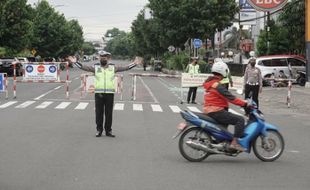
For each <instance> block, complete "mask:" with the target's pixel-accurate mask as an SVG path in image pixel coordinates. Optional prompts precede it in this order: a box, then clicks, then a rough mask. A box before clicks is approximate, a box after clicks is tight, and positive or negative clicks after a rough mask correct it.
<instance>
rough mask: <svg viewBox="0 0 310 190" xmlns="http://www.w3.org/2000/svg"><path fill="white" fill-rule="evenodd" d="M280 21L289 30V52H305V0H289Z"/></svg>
mask: <svg viewBox="0 0 310 190" xmlns="http://www.w3.org/2000/svg"><path fill="white" fill-rule="evenodd" d="M308 11H309V10H308ZM279 21H280V23H281V26H283V27H284V28H285V29H286V30H287V31H288V33H287V38H288V40H289V43H290V45H289V47H288V48H289V50H288V52H291V53H298V54H305V1H301V0H292V1H291V2H289V4H288V5H287V6H286V7H285V9H284V11H283V12H282V13H281V15H280V16H279Z"/></svg>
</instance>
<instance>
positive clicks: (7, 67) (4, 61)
mask: <svg viewBox="0 0 310 190" xmlns="http://www.w3.org/2000/svg"><path fill="white" fill-rule="evenodd" d="M14 62H16V75H17V76H22V75H23V65H22V64H21V63H20V62H19V60H18V59H17V58H15V57H4V58H1V59H0V73H7V74H8V75H13V74H14V66H13V63H14Z"/></svg>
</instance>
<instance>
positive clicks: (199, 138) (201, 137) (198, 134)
mask: <svg viewBox="0 0 310 190" xmlns="http://www.w3.org/2000/svg"><path fill="white" fill-rule="evenodd" d="M189 140H191V141H194V142H197V143H201V144H203V145H206V146H207V143H210V142H211V137H210V135H209V134H208V133H206V132H205V131H203V130H202V129H201V128H198V127H192V128H188V129H187V130H186V131H184V132H183V134H182V135H181V137H180V139H179V151H180V153H181V155H182V156H183V157H184V158H185V159H186V160H188V161H191V162H201V161H203V160H204V159H206V158H207V157H208V156H209V155H210V153H208V152H205V151H202V150H198V149H194V148H192V147H189V146H188V145H187V144H186V142H187V141H189Z"/></svg>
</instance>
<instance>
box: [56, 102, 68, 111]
mask: <svg viewBox="0 0 310 190" xmlns="http://www.w3.org/2000/svg"><path fill="white" fill-rule="evenodd" d="M70 104H71V102H61V103H60V104H59V105H58V106H56V107H55V109H60V110H63V109H66V107H68V106H69V105H70Z"/></svg>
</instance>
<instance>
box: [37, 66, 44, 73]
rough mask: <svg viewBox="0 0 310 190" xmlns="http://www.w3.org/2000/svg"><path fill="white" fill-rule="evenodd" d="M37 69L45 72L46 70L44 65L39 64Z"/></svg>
mask: <svg viewBox="0 0 310 190" xmlns="http://www.w3.org/2000/svg"><path fill="white" fill-rule="evenodd" d="M37 70H38V72H39V73H43V72H44V71H45V67H44V65H39V66H38V68H37Z"/></svg>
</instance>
